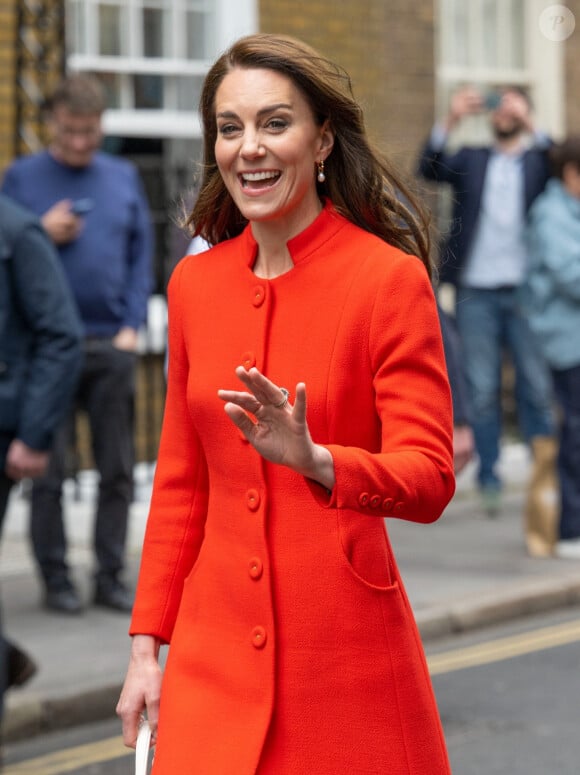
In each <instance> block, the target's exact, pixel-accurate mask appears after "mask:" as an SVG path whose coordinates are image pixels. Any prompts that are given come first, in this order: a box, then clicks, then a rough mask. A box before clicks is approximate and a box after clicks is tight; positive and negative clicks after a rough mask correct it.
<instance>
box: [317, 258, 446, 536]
mask: <svg viewBox="0 0 580 775" xmlns="http://www.w3.org/2000/svg"><path fill="white" fill-rule="evenodd" d="M370 315H371V320H370V327H369V342H368V352H369V364H370V370H371V379H372V384H373V389H374V396H375V399H374V400H375V411H376V413H377V416H378V420H379V424H380V429H381V430H380V434H381V441H380V450H378V451H372V450H368V449H363V448H360V447H349V446H341V445H338V444H330V445H327V448H328V449H329V450H330V452H331V454H332V456H333V459H334V468H335V475H336V485H335V487H334V490H333V492H332V494H331V496H330V498H329V501H328V504H327V505H328V506H329V507H333V506H334V507H335V508H339V509H350V510H354V511H358V512H362V513H366V514H368V515H373V516H382V517H384V516H395V517H399V518H401V519H407V520H410V521H414V522H432V521H434V520H436V519H437V518H438V517H439V516H440V515H441V513H442V511H443V509H444V508H445V506H446V505H447V503H448V501H449V500H450V498H451V497H452V495H453V493H454V489H455V478H454V473H453V424H452V416H453V413H452V406H451V395H450V389H449V382H448V378H447V371H446V366H445V357H444V354H443V345H442V340H441V329H440V326H439V320H438V315H437V308H436V303H435V297H434V294H433V290H432V288H431V284H430V282H429V278H428V276H427V273H426V271H425V268H424V266H423V265H422V264H421V262H420V261H419V260H417V259H412V258H410V257H408V256H406V257H405V260H404V261H402V262H395V264H394V267H393V268H392V269H390V270H389V272H388V273H386V274H385V276H384V277H383V281H382V282H377V283H376V290H375V299H374V305H373V309H372V312H371V313H370ZM353 421H356V418H353Z"/></svg>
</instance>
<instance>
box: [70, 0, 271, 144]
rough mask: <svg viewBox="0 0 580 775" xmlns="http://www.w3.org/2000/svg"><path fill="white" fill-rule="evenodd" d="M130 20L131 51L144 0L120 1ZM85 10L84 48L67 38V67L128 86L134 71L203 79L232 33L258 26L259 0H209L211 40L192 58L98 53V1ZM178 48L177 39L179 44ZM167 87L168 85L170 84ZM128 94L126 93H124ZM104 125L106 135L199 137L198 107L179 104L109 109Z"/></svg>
mask: <svg viewBox="0 0 580 775" xmlns="http://www.w3.org/2000/svg"><path fill="white" fill-rule="evenodd" d="M170 3H171V6H172V10H174V11H176V10H177V11H179V10H183V8H184V3H183V2H182V0H170ZM123 4H124V5H125V7H126V10H127V13H128V19H129V22H128V23H129V34H130V40H129V49H130V52H139V51H141V41H140V39H139V38H140V35H141V29H142V25H141V23H140V21H141V20H140V9H141V7H143V5H144V1H143V0H123ZM87 8H88V11H89V15H88V18H87V21H86V24H85V34H86V35H87V41H88V46H87V47H88V49H89V51H88V52H86V53H80V52H77V51H75V50H74V41H72V42H71V41H70V40H69V48H70V49H71V53H70V54H69V55H68V57H67V67H68V69H69V70H70V71H72V72H92V73H99V72H102V73H115V74H117V75H119V76H120V78H121V90H122V91H123V90H130V89H131V83H130V78H131V76H132V75H134V74H150V75H159V76H169V78H168V79H167V83H168V85H169V86H170V85H171V78H170V77H171V76H176V77H177V76H184V75H185V76H186V75H191V76H199V77H201V78H203V76H205V74H206V73H207V71H208V70H209V68H210V66H211V64H212V62H213V61H214V59H215V58H216V57H217V56H218V55H219V53H220V52H221V51H223V50H224V49H225V48H227V46H228V45H229V44H230V43H231V42H232V41H233V40H235V39H236V38H238V37H240V36H242V35H246V34H250V33H252V32H255V31H256V30H257V29H258V0H212V2H211V9H212V10H211V13H212V17H213V32H212V39H213V45H211V46H210V48H211V49H213V50H212V51H210V57H209V58H208V59H206V60H190V59H187V58H185V57H179V56H178V57H173V58H163V57H143V56H135V55H129V56H101V55H99V54H98V53H96V52H97V28H98V19H97V13H96V4H93V3H89V4H88V6H87ZM179 18H180V16H179V13H173V14H172V19H173V22H172V35H173V37H174V40H175V41H176V42H178V41H179V38H180V36H181V34H182V28H181V27H182V25H180V24H179ZM177 48H178V49H179V44H178V46H177ZM170 88H171V87H170ZM126 93H128V92H126ZM103 128H104V131H105V133H106V134H108V135H117V136H124V137H163V138H172V137H175V138H180V137H182V138H194V139H195V138H200V137H201V125H200V121H199V116H198V113H197V111H186V110H178V109H171V108H169V109H167V108H163V109H159V110H142V109H123V108H121V109H109V110H107V111H105V114H104V116H103Z"/></svg>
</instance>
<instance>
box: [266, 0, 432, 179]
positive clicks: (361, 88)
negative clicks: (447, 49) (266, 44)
mask: <svg viewBox="0 0 580 775" xmlns="http://www.w3.org/2000/svg"><path fill="white" fill-rule="evenodd" d="M433 6H434V3H433V0H415V2H413V3H409V2H408V0H389V2H386V1H385V0H308V2H305V0H261V1H260V29H261V30H262V31H263V32H280V33H285V34H289V35H295V36H296V37H299V38H302V39H303V40H304V41H305V42H307V43H310V44H311V45H312V46H314V47H315V48H317V49H319V50H320V51H321V52H323V53H324V54H326V55H327V56H329V57H330V58H332V59H334V60H336V61H337V62H338V63H339V64H340V65H342V66H343V67H344V68H345V69H346V70H347V71H348V72H349V74H350V76H351V78H352V81H353V87H354V93H355V96H356V97H357V99H358V100H359V101H360V102H361V103H362V106H363V109H364V111H365V115H366V118H367V125H368V129H369V134H370V136H371V138H372V139H373V140H374V141H375V142H376V143H377V144H378V145H379V147H380V148H381V149H382V150H383V151H385V152H386V153H388V154H389V156H390V157H391V158H392V159H393V160H394V161H395V162H396V163H398V164H399V165H400V166H402V167H403V168H406V169H412V168H413V166H414V163H415V158H416V154H417V150H418V148H419V145H420V144H421V141H422V140H423V138H424V136H425V134H426V133H427V131H428V129H429V128H430V126H431V123H432V121H433V110H434V90H435V87H434V53H433V47H434V8H433Z"/></svg>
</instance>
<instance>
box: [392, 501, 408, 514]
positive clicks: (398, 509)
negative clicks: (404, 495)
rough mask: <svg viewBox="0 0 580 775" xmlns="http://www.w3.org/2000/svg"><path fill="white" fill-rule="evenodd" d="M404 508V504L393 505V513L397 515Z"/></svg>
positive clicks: (400, 502)
mask: <svg viewBox="0 0 580 775" xmlns="http://www.w3.org/2000/svg"><path fill="white" fill-rule="evenodd" d="M404 508H405V504H404V503H403V502H402V501H399V503H395V509H394V510H395V511H396V512H397V513H398V512H400V511H403V509H404Z"/></svg>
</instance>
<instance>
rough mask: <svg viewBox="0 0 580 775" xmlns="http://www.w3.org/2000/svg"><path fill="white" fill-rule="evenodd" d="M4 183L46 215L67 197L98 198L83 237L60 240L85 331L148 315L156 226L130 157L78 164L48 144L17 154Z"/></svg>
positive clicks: (106, 331) (101, 331) (133, 323)
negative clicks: (64, 161) (30, 153)
mask: <svg viewBox="0 0 580 775" xmlns="http://www.w3.org/2000/svg"><path fill="white" fill-rule="evenodd" d="M2 190H3V191H4V193H6V194H7V195H8V196H10V197H12V199H14V200H16V201H17V202H19V203H20V204H22V205H24V206H25V207H27V208H29V209H30V210H32V211H33V212H34V213H36V214H37V215H39V216H42V215H43V214H44V213H45V212H46V211H47V210H48V209H50V208H51V207H52V206H53V205H54V204H56V202H58V201H60V200H61V199H71V200H77V199H87V198H88V199H91V200H92V202H93V204H94V206H93V209H92V210H91V211H90V212H88V213H87V214H86V215H83V216H82V218H83V227H82V230H81V233H80V235H79V237H78V238H77V239H76V240H74V241H73V242H70V243H68V244H66V245H61V246H59V247H58V251H59V254H60V258H61V261H62V265H63V268H64V271H65V274H66V276H67V278H68V280H69V283H70V286H71V288H72V291H73V295H74V297H75V299H76V302H77V306H78V309H79V312H80V316H81V319H82V322H83V323H84V328H85V336H103V337H108V336H114V335H115V334H116V333H117V331H118V330H119V329H120V328H122V327H123V326H130V327H131V328H138V327H139V326H140V325H141V324H142V323H143V322H144V321H145V319H146V315H147V300H148V297H149V294H150V293H151V286H152V270H151V252H152V228H151V221H150V216H149V210H148V206H147V202H146V199H145V196H144V192H143V188H142V185H141V181H140V179H139V176H138V174H137V171H136V169H135V167H134V166H133V165H132V164H131V163H129V162H127V161H125V160H122V159H118V158H116V157H114V156H110V155H109V154H106V153H102V152H99V153H97V154H96V155H95V156H94V158H93V160H92V162H91V164H90V165H89V166H87V167H82V168H75V167H69V166H66V165H63V164H61V163H60V162H58V161H57V160H56V159H55V158H54V157H53V156H52V155H51V154H50V153H49V152H48V151H43V152H41V153H38V154H35V155H33V156H25V157H22V158H20V159H17V160H16V161H15V162H13V164H12V165H11V166H10V167H9V168H8V170H7V171H6V174H5V177H4V181H3V185H2Z"/></svg>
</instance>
